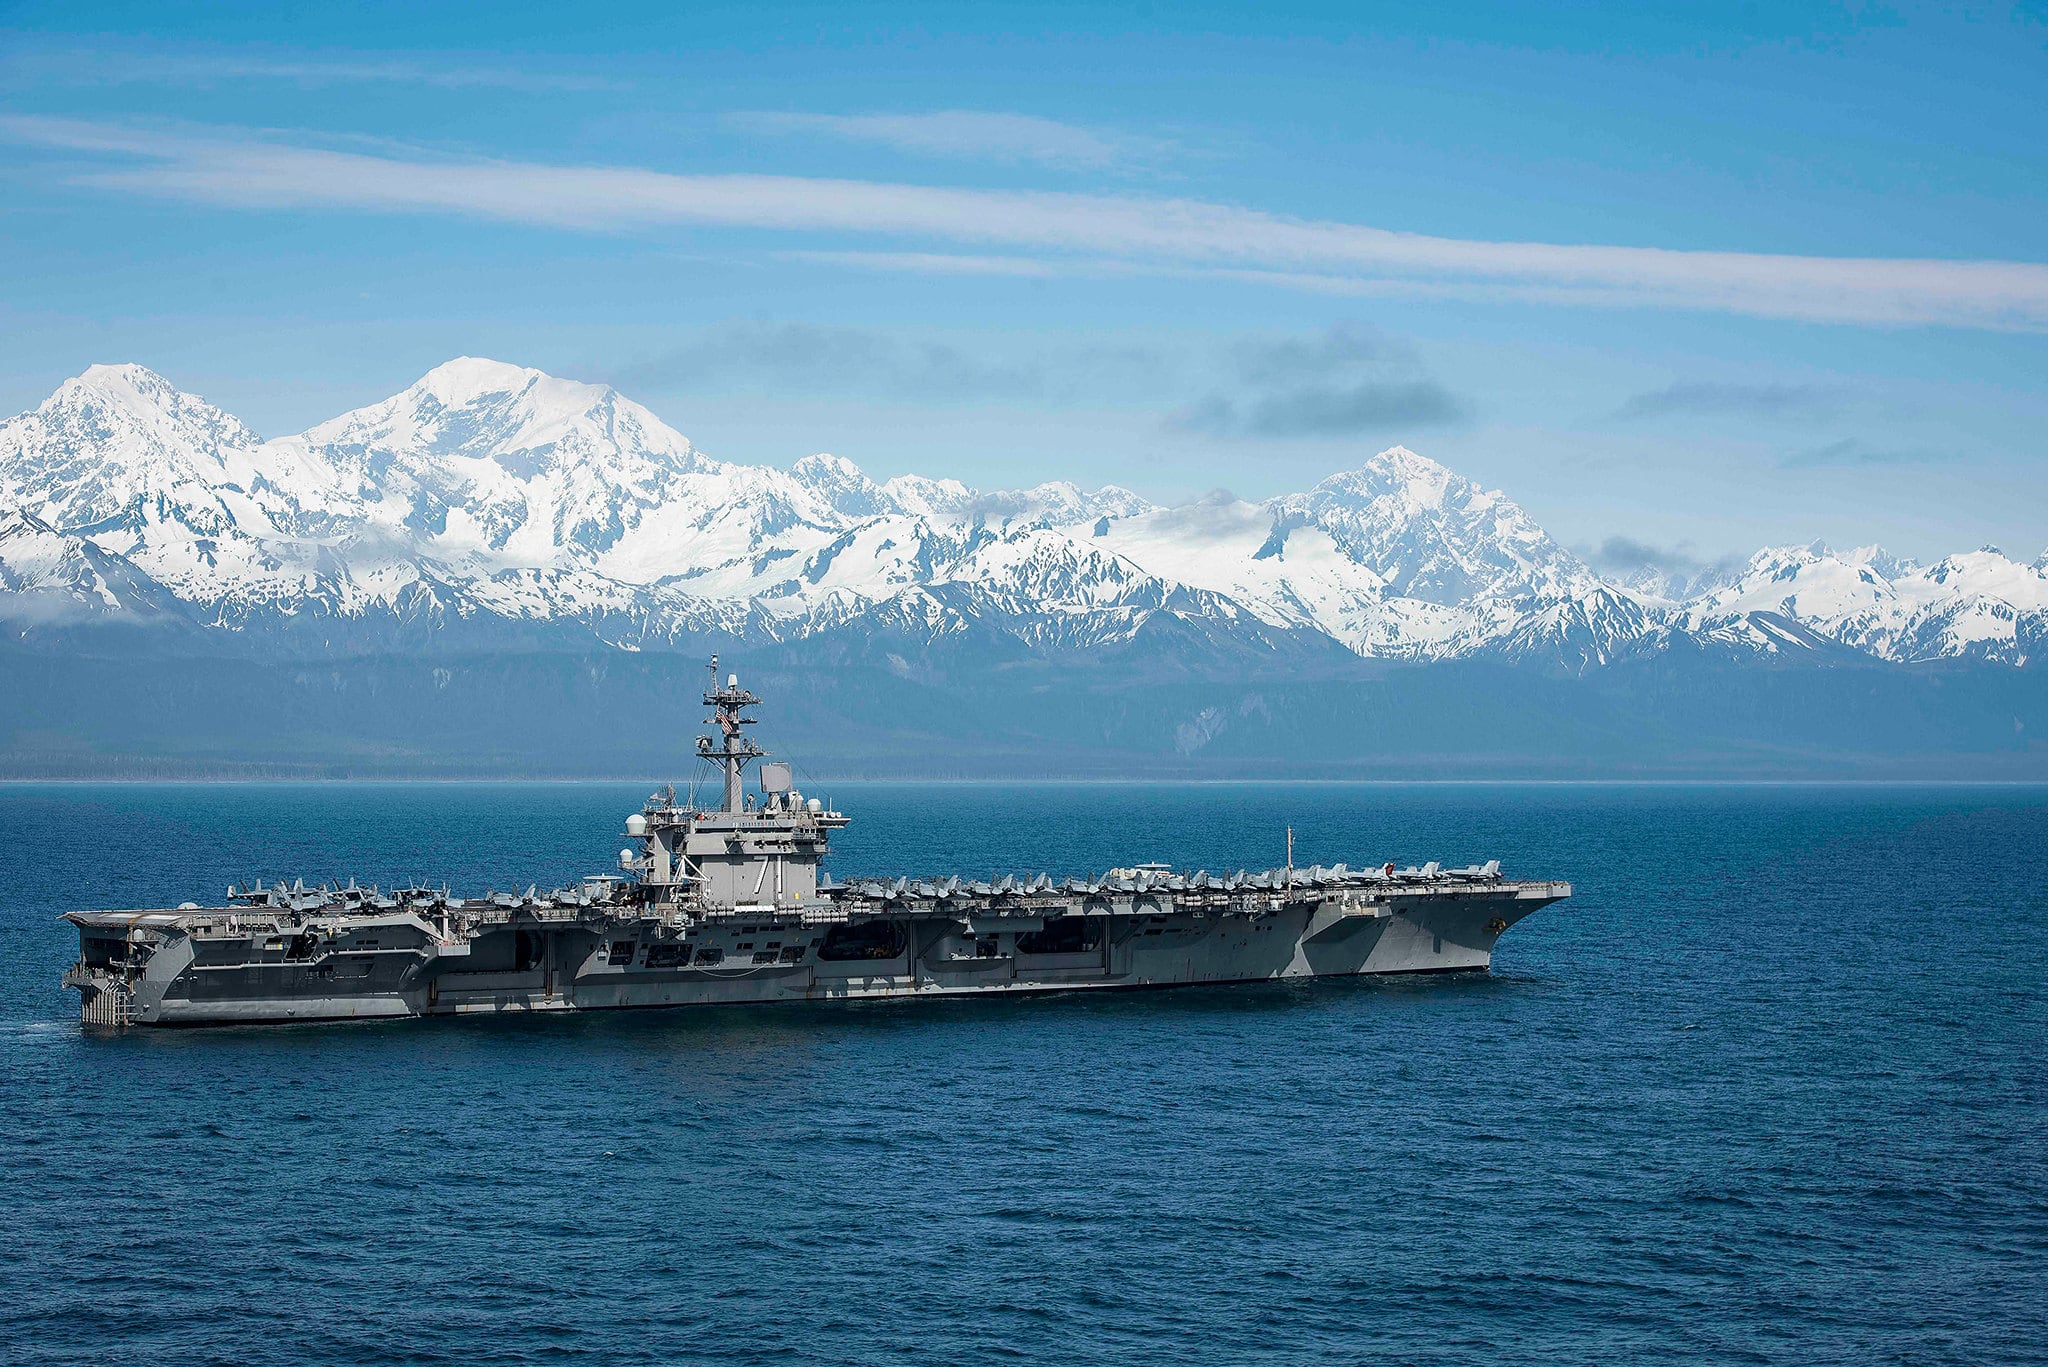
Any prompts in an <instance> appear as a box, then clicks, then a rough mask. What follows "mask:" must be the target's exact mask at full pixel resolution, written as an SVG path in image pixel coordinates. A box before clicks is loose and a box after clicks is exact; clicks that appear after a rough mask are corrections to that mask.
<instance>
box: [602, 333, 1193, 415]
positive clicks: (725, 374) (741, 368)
mask: <svg viewBox="0 0 2048 1367" xmlns="http://www.w3.org/2000/svg"><path fill="white" fill-rule="evenodd" d="M1182 369H1183V365H1182V358H1181V357H1179V356H1175V355H1169V354H1167V353H1166V352H1164V351H1161V350H1159V349H1157V348H1153V347H1150V346H1145V345H1139V344H1131V343H1121V344H1114V343H1113V344H1107V345H1084V346H1078V347H1077V346H1071V345H1064V346H1058V347H1052V348H1028V347H1027V348H1022V349H1020V348H1016V347H1011V348H1008V349H1006V350H1005V351H1004V352H1001V353H994V352H991V351H989V350H987V349H986V348H968V347H962V346H958V345H955V344H954V343H952V342H950V341H947V340H944V339H940V338H933V337H928V336H918V335H915V334H911V333H899V332H891V331H886V330H879V329H870V328H854V327H822V326H818V325H815V324H811V323H792V322H781V323H766V322H760V323H725V324H719V325H716V326H713V327H707V328H702V329H697V330H693V331H690V332H687V333H683V334H681V335H679V336H677V337H676V338H675V340H674V342H673V344H672V345H671V346H669V347H668V348H667V349H665V350H663V351H661V352H660V353H658V354H656V355H653V356H650V357H647V358H646V359H644V360H641V361H638V362H635V363H633V364H631V365H629V366H626V367H624V368H623V369H620V370H618V371H616V372H614V373H613V374H612V375H610V376H609V377H608V378H610V379H611V380H612V381H613V382H614V383H616V384H618V385H620V386H621V387H622V388H628V389H635V388H643V387H646V388H653V387H662V388H670V387H681V388H694V387H698V386H702V385H705V384H708V383H710V384H717V385H720V386H731V385H733V384H739V385H743V386H750V387H758V388H760V389H762V390H764V391H769V392H796V393H804V394H814V393H818V392H821V391H824V392H853V393H859V394H878V393H879V394H888V395H896V396H904V397H910V398H917V399H922V400H941V401H952V400H979V399H1004V400H1007V399H1026V400H1036V399H1059V398H1064V397H1072V396H1075V395H1080V394H1086V395H1090V396H1092V397H1093V398H1095V399H1096V400H1097V401H1100V400H1102V399H1104V398H1113V397H1122V398H1125V399H1127V400H1128V399H1129V398H1130V397H1131V396H1132V395H1133V393H1134V392H1144V393H1156V392H1157V391H1158V390H1160V389H1162V388H1166V389H1170V388H1172V387H1173V386H1175V385H1176V384H1179V383H1181V381H1182V374H1181V372H1182Z"/></svg>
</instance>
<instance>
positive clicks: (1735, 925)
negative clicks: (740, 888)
mask: <svg viewBox="0 0 2048 1367" xmlns="http://www.w3.org/2000/svg"><path fill="white" fill-rule="evenodd" d="M824 791H825V795H826V796H829V797H830V798H831V799H832V800H833V801H834V802H835V803H837V804H838V805H840V806H842V807H843V808H845V809H846V810H847V811H849V812H850V813H852V814H853V815H854V817H855V821H854V824H853V826H852V827H851V828H850V829H849V830H847V831H846V832H845V833H844V835H843V836H842V837H840V839H839V841H838V846H839V850H840V853H839V855H838V857H837V859H836V860H835V863H834V867H835V869H836V870H837V871H838V872H839V873H841V874H842V875H846V874H893V873H897V872H920V871H923V872H950V871H960V872H998V871H1011V870H1017V871H1026V870H1034V869H1038V868H1048V869H1050V870H1051V871H1053V872H1055V873H1066V872H1086V871H1092V870H1097V869H1100V868H1103V867H1105V866H1108V865H1111V864H1115V863H1128V862H1132V861H1134V860H1140V859H1153V858H1158V859H1166V860H1170V861H1172V862H1174V863H1176V864H1180V865H1184V866H1205V867H1207V868H1209V869H1211V870H1221V869H1227V868H1237V867H1239V866H1250V867H1254V868H1259V867H1265V866H1268V865H1272V864H1275V863H1278V862H1280V860H1281V858H1282V857H1283V853H1284V840H1285V835H1284V832H1285V828H1286V827H1287V826H1290V825H1291V826H1293V827H1294V830H1295V848H1296V858H1297V860H1298V861H1299V862H1301V863H1315V862H1336V861H1338V860H1346V861H1349V862H1351V863H1353V864H1361V863H1368V864H1369V863H1374V862H1378V861H1380V860H1382V859H1394V860H1398V861H1400V862H1402V863H1404V864H1405V863H1409V862H1411V861H1418V860H1425V859H1432V858H1436V859H1443V860H1445V861H1447V862H1452V863H1458V864H1463V863H1467V862H1470V861H1473V860H1482V859H1488V858H1499V859H1501V860H1502V861H1503V863H1504V864H1505V866H1506V868H1507V870H1508V872H1510V873H1511V874H1517V875H1524V876H1531V877H1534V876H1554V877H1564V878H1569V879H1570V880H1572V882H1573V883H1574V885H1575V886H1576V888H1577V895H1576V896H1575V897H1573V899H1572V900H1571V901H1569V902H1566V903H1562V904H1559V905H1557V906H1555V907H1552V908H1550V909H1548V910H1546V911H1544V912H1542V913H1540V914H1539V915H1537V916H1536V917H1534V918H1533V919H1531V920H1530V921H1527V922H1525V923H1524V924H1522V925H1521V926H1519V927H1517V928H1516V929H1515V930H1514V931H1513V932H1512V933H1511V934H1510V935H1509V936H1508V937H1507V938H1506V940H1505V941H1504V942H1503V944H1502V947H1501V950H1500V953H1499V954H1498V956H1497V958H1496V963H1495V969H1494V971H1493V972H1492V973H1491V974H1486V975H1457V976H1449V977H1427V978H1416V979H1410V980H1392V981H1375V980H1360V981H1344V982H1318V983H1307V984H1292V985H1272V986H1262V987H1234V988H1220V989H1190V990H1182V991H1175V992H1150V993H1136V994H1129V995H1122V994H1101V995H1087V994H1076V995H1070V996H1055V997H1047V998H1030V999H1022V1000H1011V1001H992V1002H926V1003H898V1004H870V1005H859V1006H842V1007H832V1008H822V1007H808V1006H807V1007H768V1008H749V1009H694V1010H693V1009H683V1010H678V1011H653V1012H627V1013H619V1014H613V1015H593V1016H580V1017H560V1018H526V1019H505V1020H496V1021H477V1020H464V1021H429V1022H414V1023H396V1024H376V1025H352V1026H333V1027H328V1026H299V1027H287V1028H269V1029H257V1028H235V1029H221V1030H199V1031H173V1032H131V1033H127V1034H123V1035H113V1036H106V1035H102V1036H92V1035H87V1034H85V1033H83V1032H82V1031H81V1030H80V1028H79V1026H78V1025H77V1023H76V1014H75V1013H76V1007H75V1001H74V999H73V998H72V997H71V996H70V994H68V993H65V992H63V991H61V990H60V989H59V988H58V986H57V979H58V975H59V974H60V973H61V972H62V970H63V969H64V967H65V966H66V965H67V964H68V963H69V961H70V960H71V958H72V955H73V951H74V949H75V946H76V937H75V935H74V934H73V933H72V931H71V930H70V928H69V927H68V926H66V925H62V924H60V923H58V922H56V921H55V920H54V917H55V916H56V914H57V913H58V912H59V911H61V910H64V909H66V908H73V907H84V906H116V907H119V906H148V905H168V904H175V903H177V902H179V901H182V900H186V899H199V900H212V899H214V898H217V897H218V895H219V894H220V892H221V889H222V887H223V885H224V884H226V883H227V882H228V881H230V880H233V879H243V878H248V877H252V876H263V877H273V876H276V875H279V874H284V875H286V876H290V875H293V874H303V875H304V876H306V877H308V878H314V877H319V878H328V877H336V876H340V877H346V876H348V875H349V874H355V875H356V876H358V877H361V878H364V879H366V880H377V881H381V882H384V883H387V884H388V883H390V882H393V881H403V880H407V879H412V878H417V877H433V878H435V879H437V880H438V879H440V878H442V877H445V878H447V879H449V880H450V881H451V882H453V883H454V884H455V885H456V886H457V887H458V888H460V889H464V890H470V891H482V890H484V889H487V888H491V887H496V888H499V889H506V888H519V889H523V888H524V887H525V885H526V884H527V883H529V882H538V883H540V884H541V885H542V886H543V887H545V886H548V885H549V884H550V883H554V882H561V881H565V880H567V879H569V878H570V877H572V876H574V875H576V874H579V873H583V872H592V871H602V870H604V869H606V868H607V867H609V866H610V865H611V863H612V861H613V859H614V858H615V857H616V852H617V849H618V838H617V834H616V833H617V831H618V829H619V823H620V820H621V818H623V817H624V815H625V814H626V813H627V812H628V811H631V810H634V809H636V808H637V807H638V805H639V803H640V801H641V799H642V798H643V797H644V796H645V792H646V788H645V786H644V785H634V784H559V785H558V784H538V785H535V784H527V785H513V784H473V785H472V784H417V785H408V784H335V785H319V784H308V785H288V784H279V785H239V784H238V785H135V786H77V785H48V786H40V785H13V786H4V787H0V1191H4V1197H0V1287H4V1289H5V1291H4V1296H0V1360H5V1361H7V1362H10V1363H12V1362H23V1363H26V1362H36V1363H112V1362H133V1363H186V1362H192V1363H202V1362H205V1363H212V1362H219V1363H323V1364H324V1363H353V1362H409V1363H461V1364H474V1363H501V1362H502V1363H510V1362H557V1361H575V1360H581V1361H587V1362H594V1363H606V1364H611V1363H664V1364H665V1363H683V1362H735V1363H900V1362H923V1361H945V1362H952V1361H975V1362H984V1361H986V1362H1009V1363H1020V1364H1069V1363H1075V1362H1091V1363H1158V1362H1176V1363H1194V1362H1200V1363H1228V1364H1256V1363H1350V1362H1379V1361H1386V1362H1417V1363H1487V1364H1491V1363H1498V1362H1504V1361H1513V1362H1570V1363H1578V1362H1588V1361H1607V1362H1623V1361H1660V1362H1687V1361H1693V1362H1714V1363H1723V1362H1760V1363H1761V1362H1784V1363H1822V1362H1826V1363H1949V1362H1956V1363H1964V1362H1967V1363H1981V1362H2002V1361H2010V1362H2022V1361H2031V1362H2040V1361H2048V1063H2044V1041H2048V1008H2044V977H2048V860H2044V853H2048V790H2043V789H2040V788H1971V787H1939V788H1934V787H1929V788H1905V787H1774V786H1732V787H1722V786H1709V787H1685V786H1671V787H1662V786H1572V785H1566V786H1543V785H1533V786H1394V785H1386V786H1378V785H1327V786H1323V785H1298V786H1296V785H1282V784H1274V785H1251V784H1247V785H1215V786H1202V785H1187V786H1147V785H1134V786H1109V785H1103V786H1082V787H1071V788H1069V787H1057V786H1032V785H1026V786H1011V785H964V784H948V785H914V784H861V785H855V784H846V785H837V786H832V787H829V788H827V789H826V790H824Z"/></svg>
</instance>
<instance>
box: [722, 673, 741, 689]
mask: <svg viewBox="0 0 2048 1367" xmlns="http://www.w3.org/2000/svg"><path fill="white" fill-rule="evenodd" d="M725 686H726V687H727V688H738V687H739V686H740V676H739V675H737V674H728V675H726V676H725Z"/></svg>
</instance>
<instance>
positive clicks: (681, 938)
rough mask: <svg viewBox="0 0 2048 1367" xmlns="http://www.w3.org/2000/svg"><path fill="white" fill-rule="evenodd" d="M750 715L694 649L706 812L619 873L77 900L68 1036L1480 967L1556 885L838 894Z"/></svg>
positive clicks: (1119, 878)
mask: <svg viewBox="0 0 2048 1367" xmlns="http://www.w3.org/2000/svg"><path fill="white" fill-rule="evenodd" d="M760 702H761V700H760V699H759V698H758V697H756V696H755V695H754V694H753V693H751V692H749V691H747V690H746V689H744V688H742V687H740V682H739V679H738V678H737V677H735V676H733V675H727V676H726V677H725V678H724V679H723V680H721V679H720V678H719V675H718V659H717V657H716V656H713V657H712V660H711V680H710V684H709V686H708V687H707V688H706V690H705V692H704V703H705V706H706V707H707V708H708V709H710V712H711V716H710V717H709V718H708V719H707V721H708V723H709V724H710V725H711V726H713V727H714V728H715V732H716V734H715V735H708V736H702V737H699V739H698V742H697V752H698V754H699V756H700V757H701V758H702V760H703V761H704V762H705V763H706V764H707V765H709V766H710V767H711V769H712V772H713V776H714V783H713V785H712V786H713V787H714V788H715V791H716V795H717V800H716V802H715V804H714V803H705V804H701V805H700V804H698V803H696V802H693V801H688V800H682V799H679V798H678V796H677V794H676V791H675V789H674V787H673V786H670V787H669V788H667V789H665V790H663V791H662V792H659V793H656V794H655V795H654V796H653V797H651V798H649V799H648V801H647V804H646V805H645V806H644V807H643V808H642V809H641V810H640V811H638V812H635V813H633V814H632V815H631V816H628V817H627V818H626V821H625V832H624V833H625V838H626V841H627V846H626V848H624V849H622V850H621V851H620V852H619V868H618V871H617V872H616V873H612V872H607V873H605V874H601V875H596V876H593V877H589V878H585V879H583V880H582V881H580V882H578V883H575V884H573V885H571V886H568V887H561V888H555V889H552V890H550V891H547V892H542V891H540V890H539V889H538V887H528V888H527V889H526V891H525V892H523V893H496V894H490V895H487V896H484V897H479V898H465V897H457V896H454V895H452V894H451V893H450V892H449V891H448V889H447V888H445V887H419V886H413V887H402V888H394V889H391V890H389V891H384V890H380V889H379V888H376V887H368V886H360V885H358V884H356V883H354V882H350V883H349V884H348V885H347V886H345V887H340V886H334V885H325V886H317V887H309V886H308V885H306V884H305V883H304V882H302V881H298V882H293V883H290V884H285V883H283V882H282V881H280V882H277V883H272V884H267V885H266V884H263V883H256V884H254V885H251V886H248V887H230V888H229V889H228V890H227V895H226V898H225V901H224V903H223V904H222V905H220V906H215V907H202V906H198V905H196V904H193V903H189V902H188V903H186V904H184V905H183V906H180V907H178V908H175V909H169V910H134V911H74V912H70V913H67V914H66V916H65V919H66V920H68V921H70V922H71V923H72V924H73V925H75V926H76V927H77V928H78V933H79V940H80V953H79V958H78V961H77V962H76V963H75V964H73V965H72V966H71V968H70V969H69V970H67V971H66V973H65V974H64V982H65V985H66V986H68V987H74V988H76V989H78V991H79V994H80V1014H81V1017H82V1018H83V1019H84V1020H85V1021H86V1022H87V1023H88V1024H91V1025H99V1026H130V1025H202V1024H222V1023H229V1022H237V1021H241V1022H266V1023H276V1022H287V1021H322V1020H360V1019H375V1018H388V1017H416V1016H429V1015H449V1014H458V1013H459V1014H467V1013H472V1012H508V1011H578V1010H595V1009H602V1008H616V1007H633V1006H686V1005H702V1004H710V1003H728V1004H739V1003H765V1002H789V1001H850V1000H855V999H860V998H886V997H920V998H921V997H933V996H970V995H979V994H984V993H994V992H1055V991H1058V992H1066V991H1077V990H1096V989H1109V988H1136V987H1169V986H1183V985H1189V984H1197V983H1212V984H1213V983H1234V982H1251V981H1260V980H1266V979H1273V978H1306V977H1320V976H1330V975H1356V974H1375V973H1432V972H1445V971H1453V970H1480V969H1485V968H1487V967H1489V966H1490V964H1491V962H1492V957H1493V948H1494V945H1495V943H1496V942H1497V941H1498V940H1499V939H1500V937H1501V935H1502V934H1503V933H1504V932H1506V931H1507V930H1508V929H1509V928H1510V927H1511V926H1513V925H1514V924H1515V923H1516V922H1518V921H1520V920H1522V918H1524V917H1526V916H1528V915H1529V914H1530V913H1532V912H1534V911H1536V910H1537V909H1538V908H1540V907H1543V906H1546V905H1548V904H1549V903H1551V902H1554V901H1557V900H1558V899H1559V898H1563V897H1569V896H1570V895H1571V885H1570V884H1568V883H1561V882H1529V881H1518V880H1514V879H1509V878H1505V877H1503V876H1502V875H1501V872H1500V865H1499V863H1498V862H1497V861H1489V862H1487V863H1485V864H1480V865H1474V866H1472V867H1469V868H1461V869H1444V868H1441V867H1439V866H1438V865H1436V864H1424V865H1422V866H1420V867H1410V868H1400V869H1397V868H1395V867H1394V865H1392V864H1381V865H1377V866H1371V867H1366V868H1360V869H1353V868H1350V867H1347V866H1346V865H1343V864H1339V865H1336V866H1334V867H1329V868H1325V867H1321V866H1317V867H1313V868H1297V867H1294V866H1293V865H1292V863H1291V862H1290V863H1289V864H1288V865H1286V866H1284V867H1281V868H1275V869H1268V870H1265V871H1263V872H1260V873H1248V872H1245V871H1243V870H1239V871H1237V872H1233V873H1210V872H1208V871H1207V870H1200V869H1198V870H1193V871H1188V870H1183V869H1176V868H1175V867H1174V866H1172V865H1170V864H1167V863H1156V862H1155V863H1136V864H1132V865H1130V866H1128V867H1125V868H1118V869H1112V870H1109V871H1108V872H1106V873H1102V874H1097V875H1090V876H1087V877H1071V876H1070V877H1063V878H1057V879H1056V878H1054V877H1053V876H1052V875H1050V874H1045V873H1040V874H1027V875H1012V876H1008V877H1003V878H997V879H990V880H965V879H961V878H958V877H935V878H926V879H910V878H894V879H858V880H854V881H851V882H845V883H841V882H835V881H833V880H832V879H831V878H830V877H829V876H828V875H827V874H826V872H825V860H826V857H827V855H828V854H829V853H830V846H831V835H832V833H833V832H834V831H836V830H838V829H840V828H841V827H843V826H845V825H846V823H847V818H846V817H845V816H843V815H841V814H840V813H839V812H837V811H834V810H832V809H830V808H829V807H828V806H827V805H826V804H825V803H824V802H823V801H821V800H819V799H818V798H806V797H805V796H804V795H803V794H802V793H801V792H799V791H798V790H797V788H796V786H795V783H794V777H793V774H792V772H791V770H790V768H789V766H788V765H786V764H782V763H777V762H771V761H770V760H769V759H768V753H767V752H766V751H764V750H762V749H761V748H760V747H758V746H757V745H755V744H754V743H753V741H752V740H751V739H749V738H748V736H747V734H746V730H747V728H748V727H750V726H752V725H753V721H754V719H753V718H752V717H750V716H748V715H746V714H747V712H748V710H749V709H751V708H754V707H756V706H758V705H759V704H760ZM750 766H751V767H752V768H753V769H754V777H755V779H756V783H755V789H756V791H754V792H751V793H750V792H748V791H747V787H748V785H747V777H748V770H749V768H750Z"/></svg>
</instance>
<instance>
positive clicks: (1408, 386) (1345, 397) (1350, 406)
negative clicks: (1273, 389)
mask: <svg viewBox="0 0 2048 1367" xmlns="http://www.w3.org/2000/svg"><path fill="white" fill-rule="evenodd" d="M1464 416H1465V405H1464V404H1463V403H1462V402H1461V401H1460V400H1459V399H1458V397H1457V396H1456V395H1454V394H1452V393H1451V392H1450V391H1449V390H1448V389H1445V388H1444V387H1443V386H1442V385H1440V384H1438V383H1437V382H1436V381H1435V380H1359V381H1357V382H1355V383H1352V384H1336V385H1303V386H1301V387H1299V388H1295V389H1286V390H1281V391H1280V392H1278V393H1273V394H1264V395H1260V396H1259V397H1257V398H1253V399H1250V400H1244V401H1239V400H1234V399H1227V398H1223V397H1221V396H1214V397H1211V398H1208V399H1205V400H1203V401H1202V402H1200V403H1198V404H1196V405H1194V406H1193V407H1191V408H1188V409H1185V410H1183V411H1182V412H1180V413H1177V414H1175V415H1174V416H1173V417H1172V418H1171V419H1169V420H1168V425H1169V426H1171V427H1173V428H1175V429H1177V430H1180V431H1186V432H1207V433H1212V434H1214V435H1217V436H1229V437H1355V436H1363V435H1365V434H1367V433H1372V432H1378V431H1384V430H1386V429H1388V428H1394V427H1421V426H1437V425H1440V424H1443V423H1448V422H1456V421H1458V420H1460V419H1461V418H1463V417H1464Z"/></svg>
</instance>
